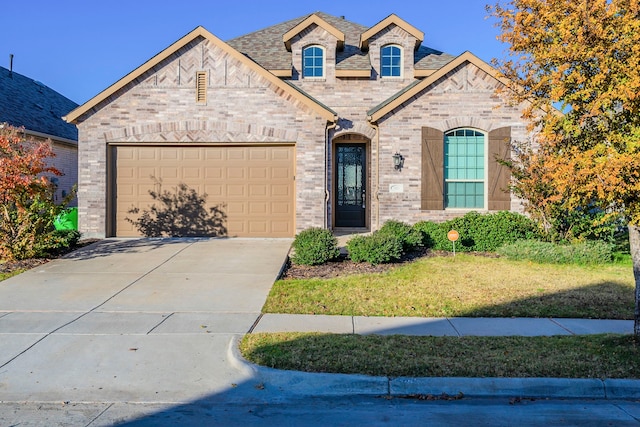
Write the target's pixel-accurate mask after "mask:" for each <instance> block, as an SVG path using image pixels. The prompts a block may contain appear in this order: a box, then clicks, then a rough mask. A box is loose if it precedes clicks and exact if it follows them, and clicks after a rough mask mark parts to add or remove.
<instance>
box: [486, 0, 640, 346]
mask: <svg viewBox="0 0 640 427" xmlns="http://www.w3.org/2000/svg"><path fill="white" fill-rule="evenodd" d="M488 10H489V12H490V14H491V15H493V16H494V17H495V18H497V20H498V25H499V26H500V28H501V35H500V36H499V39H500V40H501V41H503V42H505V43H507V44H508V54H507V56H506V58H505V59H503V60H497V61H495V65H496V66H497V67H498V69H499V70H500V72H501V73H502V74H503V75H504V76H505V77H507V78H508V80H510V81H511V82H513V85H512V86H510V87H508V88H507V91H506V94H507V95H508V96H509V97H510V100H511V101H512V102H514V103H517V104H520V105H522V106H523V107H524V112H525V113H524V116H525V118H526V119H528V121H529V126H530V130H531V131H535V134H536V137H535V141H533V144H532V145H530V146H529V147H527V148H526V149H524V150H521V151H520V156H519V157H518V159H517V161H515V162H514V163H513V165H512V168H513V176H514V178H515V180H514V183H513V186H514V188H515V189H516V190H517V191H519V192H520V195H522V196H523V197H524V198H525V199H527V200H528V201H529V209H530V210H531V211H534V212H537V213H538V214H541V215H548V214H550V213H551V212H552V210H553V209H557V208H558V206H561V207H562V208H564V209H581V208H582V209H584V208H585V207H587V206H588V207H592V208H598V209H599V210H600V211H601V212H605V213H606V214H607V216H617V215H622V216H623V217H624V218H625V220H626V221H627V222H628V226H629V241H630V246H631V255H632V258H633V266H634V267H633V271H634V276H635V281H636V308H635V325H634V333H635V335H636V336H640V15H639V8H638V2H637V0H511V1H508V2H499V3H497V4H495V5H494V6H489V7H488ZM556 106H560V107H559V110H560V111H563V114H561V113H560V112H559V111H558V109H556V108H554V107H556Z"/></svg>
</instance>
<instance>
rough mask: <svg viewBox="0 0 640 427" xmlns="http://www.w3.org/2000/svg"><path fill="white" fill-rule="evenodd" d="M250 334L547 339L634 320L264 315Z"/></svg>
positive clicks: (626, 327) (628, 326) (621, 328)
mask: <svg viewBox="0 0 640 427" xmlns="http://www.w3.org/2000/svg"><path fill="white" fill-rule="evenodd" d="M251 332H255V333H259V332H326V333H337V334H362V335H368V334H377V335H396V334H397V335H418V336H419V335H423V336H429V335H431V336H458V337H461V336H465V335H473V336H508V335H518V336H550V335H588V334H604V333H615V334H631V333H633V320H599V319H561V318H506V319H505V318H483V317H480V318H473V317H453V318H421V317H364V316H325V315H304V314H263V315H261V316H260V317H259V318H258V321H257V323H256V324H255V325H254V327H253V328H252V330H251Z"/></svg>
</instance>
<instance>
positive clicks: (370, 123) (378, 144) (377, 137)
mask: <svg viewBox="0 0 640 427" xmlns="http://www.w3.org/2000/svg"><path fill="white" fill-rule="evenodd" d="M367 122H368V123H369V126H371V127H372V128H373V129H374V130H375V131H376V136H375V138H376V188H375V191H374V192H373V194H375V196H376V228H375V229H376V230H379V229H380V127H379V126H378V125H377V124H376V123H373V122H372V121H371V116H368V117H367Z"/></svg>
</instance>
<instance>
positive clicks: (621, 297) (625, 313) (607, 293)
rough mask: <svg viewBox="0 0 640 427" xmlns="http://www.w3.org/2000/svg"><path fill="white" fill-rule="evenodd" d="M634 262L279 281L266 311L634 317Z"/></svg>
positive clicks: (442, 260)
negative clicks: (632, 263) (632, 264)
mask: <svg viewBox="0 0 640 427" xmlns="http://www.w3.org/2000/svg"><path fill="white" fill-rule="evenodd" d="M634 286H635V285H634V281H633V269H632V266H631V263H630V261H625V262H620V263H615V264H608V265H597V266H578V265H550V264H536V263H531V262H527V261H510V260H507V259H504V258H488V257H481V256H474V255H468V254H459V255H457V256H456V257H455V258H453V257H429V258H422V259H420V260H418V261H416V262H413V263H409V264H403V265H400V266H398V267H396V268H393V269H392V270H389V271H387V272H384V273H378V274H367V275H352V276H343V277H339V278H335V279H304V280H301V279H294V280H279V281H277V282H276V283H275V284H274V286H273V288H272V290H271V292H270V294H269V297H268V299H267V302H266V304H265V306H264V308H263V311H264V312H266V313H305V314H336V315H358V316H418V317H512V316H514V317H578V318H609V319H632V318H633V309H634Z"/></svg>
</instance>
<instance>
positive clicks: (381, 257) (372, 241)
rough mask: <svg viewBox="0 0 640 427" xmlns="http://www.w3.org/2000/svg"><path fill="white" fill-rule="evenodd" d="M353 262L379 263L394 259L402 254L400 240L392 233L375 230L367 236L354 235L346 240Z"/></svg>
mask: <svg viewBox="0 0 640 427" xmlns="http://www.w3.org/2000/svg"><path fill="white" fill-rule="evenodd" d="M347 250H348V251H349V257H350V258H351V260H352V261H353V262H368V263H369V264H373V265H375V264H381V263H383V262H390V261H396V260H398V259H400V257H401V256H402V240H401V239H400V238H399V237H398V236H396V235H394V234H392V233H380V231H375V232H373V233H372V234H370V235H368V236H355V237H353V238H352V239H350V240H349V241H348V242H347Z"/></svg>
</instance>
